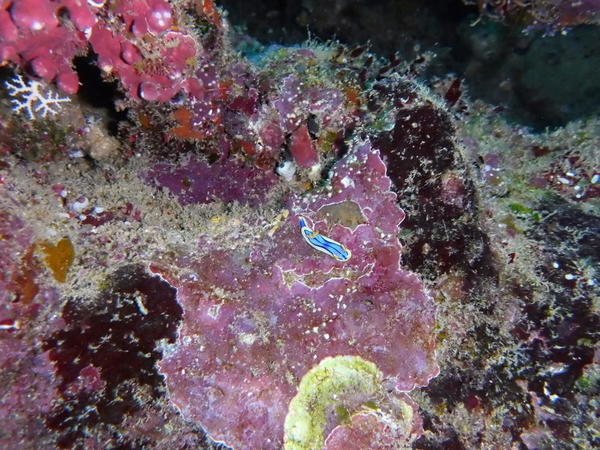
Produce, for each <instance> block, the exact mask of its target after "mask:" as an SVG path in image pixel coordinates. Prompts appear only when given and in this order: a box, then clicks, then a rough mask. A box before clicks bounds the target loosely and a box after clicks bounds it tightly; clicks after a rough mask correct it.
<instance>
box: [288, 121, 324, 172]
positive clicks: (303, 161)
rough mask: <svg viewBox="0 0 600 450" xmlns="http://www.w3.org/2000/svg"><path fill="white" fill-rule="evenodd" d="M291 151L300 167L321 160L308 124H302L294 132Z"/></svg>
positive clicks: (309, 165)
mask: <svg viewBox="0 0 600 450" xmlns="http://www.w3.org/2000/svg"><path fill="white" fill-rule="evenodd" d="M290 151H291V152H292V156H293V157H294V160H295V161H296V164H298V165H299V166H300V167H311V166H313V165H315V164H316V163H317V162H318V161H319V155H317V150H316V149H315V146H314V144H313V141H312V139H311V137H310V134H309V133H308V127H307V126H306V125H302V126H301V127H300V128H298V129H297V130H296V131H294V133H293V134H292V139H291V142H290Z"/></svg>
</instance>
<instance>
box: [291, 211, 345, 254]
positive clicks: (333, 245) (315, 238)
mask: <svg viewBox="0 0 600 450" xmlns="http://www.w3.org/2000/svg"><path fill="white" fill-rule="evenodd" d="M300 232H301V233H302V237H303V238H304V240H305V241H306V242H307V243H308V245H310V246H311V247H312V248H314V249H316V250H319V251H320V252H323V253H327V254H328V255H329V256H331V257H332V258H335V259H336V260H338V261H342V262H345V261H348V260H349V259H350V256H352V253H351V252H350V250H348V248H346V246H345V245H343V244H340V243H339V242H336V241H334V240H333V239H329V238H328V237H325V236H323V235H322V234H319V233H318V232H317V231H313V230H311V229H310V228H309V227H308V225H307V224H306V220H305V219H304V218H303V217H300Z"/></svg>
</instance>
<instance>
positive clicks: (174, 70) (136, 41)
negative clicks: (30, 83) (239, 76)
mask: <svg viewBox="0 0 600 450" xmlns="http://www.w3.org/2000/svg"><path fill="white" fill-rule="evenodd" d="M175 25H176V17H175V14H174V12H173V10H172V6H171V5H170V4H169V2H167V1H165V0H123V1H119V2H116V3H115V4H114V5H112V4H111V5H110V6H109V5H108V3H107V2H103V1H102V2H92V1H77V0H55V1H43V2H40V1H38V0H16V1H14V2H9V1H6V0H3V1H2V2H1V3H0V60H1V61H2V62H3V63H6V62H11V63H14V64H16V65H18V66H21V67H24V66H26V65H30V66H31V68H32V70H33V72H34V74H35V75H37V76H38V77H39V78H41V79H42V80H44V81H46V82H51V81H55V82H56V84H57V85H58V87H59V88H60V89H62V90H63V91H64V92H66V93H68V94H74V93H76V92H77V90H78V88H79V78H78V75H77V73H76V72H75V71H74V70H73V58H75V57H76V56H82V55H86V54H87V53H88V51H89V49H90V48H91V50H92V51H93V52H94V53H95V54H96V55H97V56H98V58H97V64H98V66H99V67H100V68H101V69H102V70H103V72H104V74H105V75H108V76H114V77H116V78H117V79H119V80H120V82H121V85H122V87H123V88H124V89H125V91H126V93H127V95H128V97H130V98H132V99H139V98H143V99H145V100H149V101H154V100H157V101H163V102H164V101H168V100H170V99H171V98H172V97H173V96H174V95H175V94H177V93H178V92H179V91H181V90H183V91H184V92H186V93H188V94H190V95H191V96H196V97H201V96H202V86H201V85H199V82H198V80H196V78H195V77H194V72H195V64H196V59H195V58H196V56H197V53H198V49H197V47H198V43H197V42H196V40H195V38H194V37H193V36H192V34H191V33H190V32H188V31H187V30H186V29H185V28H180V27H175Z"/></svg>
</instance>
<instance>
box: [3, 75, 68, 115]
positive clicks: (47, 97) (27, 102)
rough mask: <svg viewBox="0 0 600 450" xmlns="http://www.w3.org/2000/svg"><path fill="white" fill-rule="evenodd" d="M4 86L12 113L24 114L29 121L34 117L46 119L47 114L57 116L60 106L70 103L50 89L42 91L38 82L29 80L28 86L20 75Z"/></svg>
mask: <svg viewBox="0 0 600 450" xmlns="http://www.w3.org/2000/svg"><path fill="white" fill-rule="evenodd" d="M5 86H6V89H8V93H9V95H10V96H11V97H12V99H11V102H12V104H13V105H14V106H13V111H14V112H15V113H17V114H19V113H21V112H23V111H24V112H26V113H27V115H28V116H29V119H30V120H33V119H35V118H36V115H39V116H41V117H42V118H46V117H47V116H48V114H50V115H54V114H57V113H58V111H59V110H60V108H61V106H60V104H61V103H65V102H69V101H70V100H69V99H68V98H66V97H59V96H58V93H56V92H54V91H52V90H50V89H46V90H44V85H43V84H42V83H40V82H38V81H35V80H29V84H28V83H27V81H25V79H24V78H23V77H22V76H21V75H20V74H17V75H16V76H15V77H14V78H13V79H12V80H11V81H7V82H6V83H5Z"/></svg>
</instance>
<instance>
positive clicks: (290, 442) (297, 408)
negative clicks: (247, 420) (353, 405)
mask: <svg viewBox="0 0 600 450" xmlns="http://www.w3.org/2000/svg"><path fill="white" fill-rule="evenodd" d="M381 383H382V373H381V371H380V370H379V369H378V368H377V366H376V365H375V364H373V363H372V362H370V361H367V360H365V359H362V358H360V357H359V356H336V357H328V358H325V359H323V360H322V361H321V362H320V363H319V364H318V365H317V366H315V367H313V368H312V369H311V370H309V371H308V372H307V373H306V375H304V377H303V378H302V381H301V382H300V386H299V387H298V393H297V394H296V396H295V397H294V398H293V399H292V401H291V402H290V406H289V410H288V414H287V417H286V419H285V448H286V449H289V450H308V449H315V448H322V446H323V443H324V441H325V436H324V431H325V428H326V426H327V420H328V412H329V411H333V412H334V413H335V416H337V418H338V419H339V420H341V421H344V420H347V419H348V418H349V417H350V416H351V415H352V413H353V412H354V411H350V410H349V408H348V407H347V405H345V404H344V399H345V398H347V397H348V396H356V395H357V394H359V395H361V396H364V397H366V398H369V399H370V400H368V401H366V402H365V404H364V406H367V407H369V408H371V409H373V408H376V405H375V403H374V402H373V400H372V399H373V398H374V397H375V396H376V395H377V393H378V392H380V391H381V389H382V385H381Z"/></svg>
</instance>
